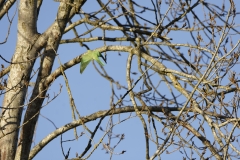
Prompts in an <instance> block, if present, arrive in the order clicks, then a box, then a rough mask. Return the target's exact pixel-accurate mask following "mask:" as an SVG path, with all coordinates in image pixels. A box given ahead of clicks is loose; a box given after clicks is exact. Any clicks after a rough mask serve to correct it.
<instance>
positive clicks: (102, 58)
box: [100, 54, 107, 64]
mask: <svg viewBox="0 0 240 160" xmlns="http://www.w3.org/2000/svg"><path fill="white" fill-rule="evenodd" d="M100 57H102V59H103V60H104V62H105V63H106V64H107V60H106V57H105V58H104V57H103V55H102V54H100Z"/></svg>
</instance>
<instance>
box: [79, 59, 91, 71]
mask: <svg viewBox="0 0 240 160" xmlns="http://www.w3.org/2000/svg"><path fill="white" fill-rule="evenodd" d="M90 62H91V60H88V61H85V62H82V61H81V65H80V73H81V74H82V73H83V71H84V70H85V68H86V67H87V65H88V64H89V63H90Z"/></svg>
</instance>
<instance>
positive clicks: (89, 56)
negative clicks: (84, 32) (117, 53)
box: [80, 50, 106, 74]
mask: <svg viewBox="0 0 240 160" xmlns="http://www.w3.org/2000/svg"><path fill="white" fill-rule="evenodd" d="M99 57H102V59H103V60H104V62H105V63H106V60H105V58H104V57H103V56H102V55H101V53H99V52H98V51H96V50H95V51H91V50H88V52H87V53H86V54H84V55H83V56H82V59H81V62H80V63H81V65H80V73H81V74H82V73H83V71H84V70H85V68H86V67H87V65H88V64H89V63H90V62H91V61H92V60H95V61H97V62H98V64H99V65H101V66H104V64H103V63H102V62H101V61H100V59H99Z"/></svg>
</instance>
